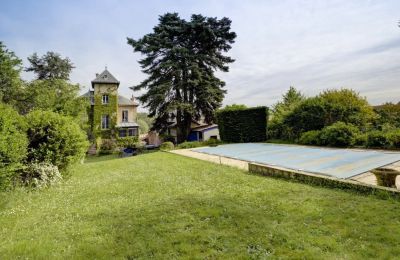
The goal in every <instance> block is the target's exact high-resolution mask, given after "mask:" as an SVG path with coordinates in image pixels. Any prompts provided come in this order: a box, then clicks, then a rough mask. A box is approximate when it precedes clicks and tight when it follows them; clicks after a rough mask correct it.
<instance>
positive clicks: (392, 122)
mask: <svg viewBox="0 0 400 260" xmlns="http://www.w3.org/2000/svg"><path fill="white" fill-rule="evenodd" d="M374 111H375V112H376V113H377V115H378V117H377V119H376V121H375V127H376V128H377V129H379V130H383V129H382V128H384V127H385V125H386V126H392V127H396V128H400V103H398V104H393V103H385V104H383V105H380V106H376V107H374Z"/></svg>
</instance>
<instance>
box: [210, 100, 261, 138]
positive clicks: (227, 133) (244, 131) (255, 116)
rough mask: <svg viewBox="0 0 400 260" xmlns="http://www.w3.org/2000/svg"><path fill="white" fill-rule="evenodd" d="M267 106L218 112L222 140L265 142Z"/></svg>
mask: <svg viewBox="0 0 400 260" xmlns="http://www.w3.org/2000/svg"><path fill="white" fill-rule="evenodd" d="M267 116H268V108H267V107H253V108H244V109H238V110H221V111H218V112H217V115H216V117H217V123H218V129H219V134H220V137H221V140H222V141H224V142H230V143H242V142H263V141H266V139H267Z"/></svg>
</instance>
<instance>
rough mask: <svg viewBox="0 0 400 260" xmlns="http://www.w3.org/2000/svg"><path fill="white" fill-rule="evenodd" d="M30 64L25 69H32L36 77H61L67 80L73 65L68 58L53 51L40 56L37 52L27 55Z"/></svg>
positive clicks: (41, 78)
mask: <svg viewBox="0 0 400 260" xmlns="http://www.w3.org/2000/svg"><path fill="white" fill-rule="evenodd" d="M28 61H29V62H30V64H31V65H30V66H29V67H27V68H25V71H33V72H34V73H35V74H36V77H37V79H40V80H43V79H63V80H69V75H70V73H71V70H72V69H73V68H75V67H74V65H73V64H72V62H71V61H70V60H69V59H68V58H62V57H61V55H60V54H58V53H55V52H51V51H50V52H47V53H46V54H44V55H43V56H42V57H39V56H38V55H37V53H34V54H32V55H31V56H30V57H28Z"/></svg>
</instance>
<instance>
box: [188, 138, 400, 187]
mask: <svg viewBox="0 0 400 260" xmlns="http://www.w3.org/2000/svg"><path fill="white" fill-rule="evenodd" d="M193 151H196V152H201V153H206V154H212V155H218V156H224V157H230V158H234V159H239V160H244V161H249V162H255V163H261V164H267V165H275V166H280V167H284V168H288V169H293V170H299V171H305V172H310V173H317V174H323V175H328V176H333V177H336V178H342V179H347V178H351V177H353V176H356V175H359V174H362V173H364V172H367V171H369V170H372V169H375V168H378V167H382V166H385V165H388V164H391V163H394V162H397V161H400V152H391V151H376V150H361V149H360V150H358V149H339V148H337V149H336V148H319V147H308V146H301V145H285V144H270V143H241V144H226V145H219V146H217V147H204V148H197V149H195V150H193Z"/></svg>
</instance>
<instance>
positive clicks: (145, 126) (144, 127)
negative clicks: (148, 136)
mask: <svg viewBox="0 0 400 260" xmlns="http://www.w3.org/2000/svg"><path fill="white" fill-rule="evenodd" d="M137 123H138V125H139V132H140V133H141V134H145V133H147V132H148V131H149V125H148V124H147V123H146V121H144V120H142V119H138V120H137Z"/></svg>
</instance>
